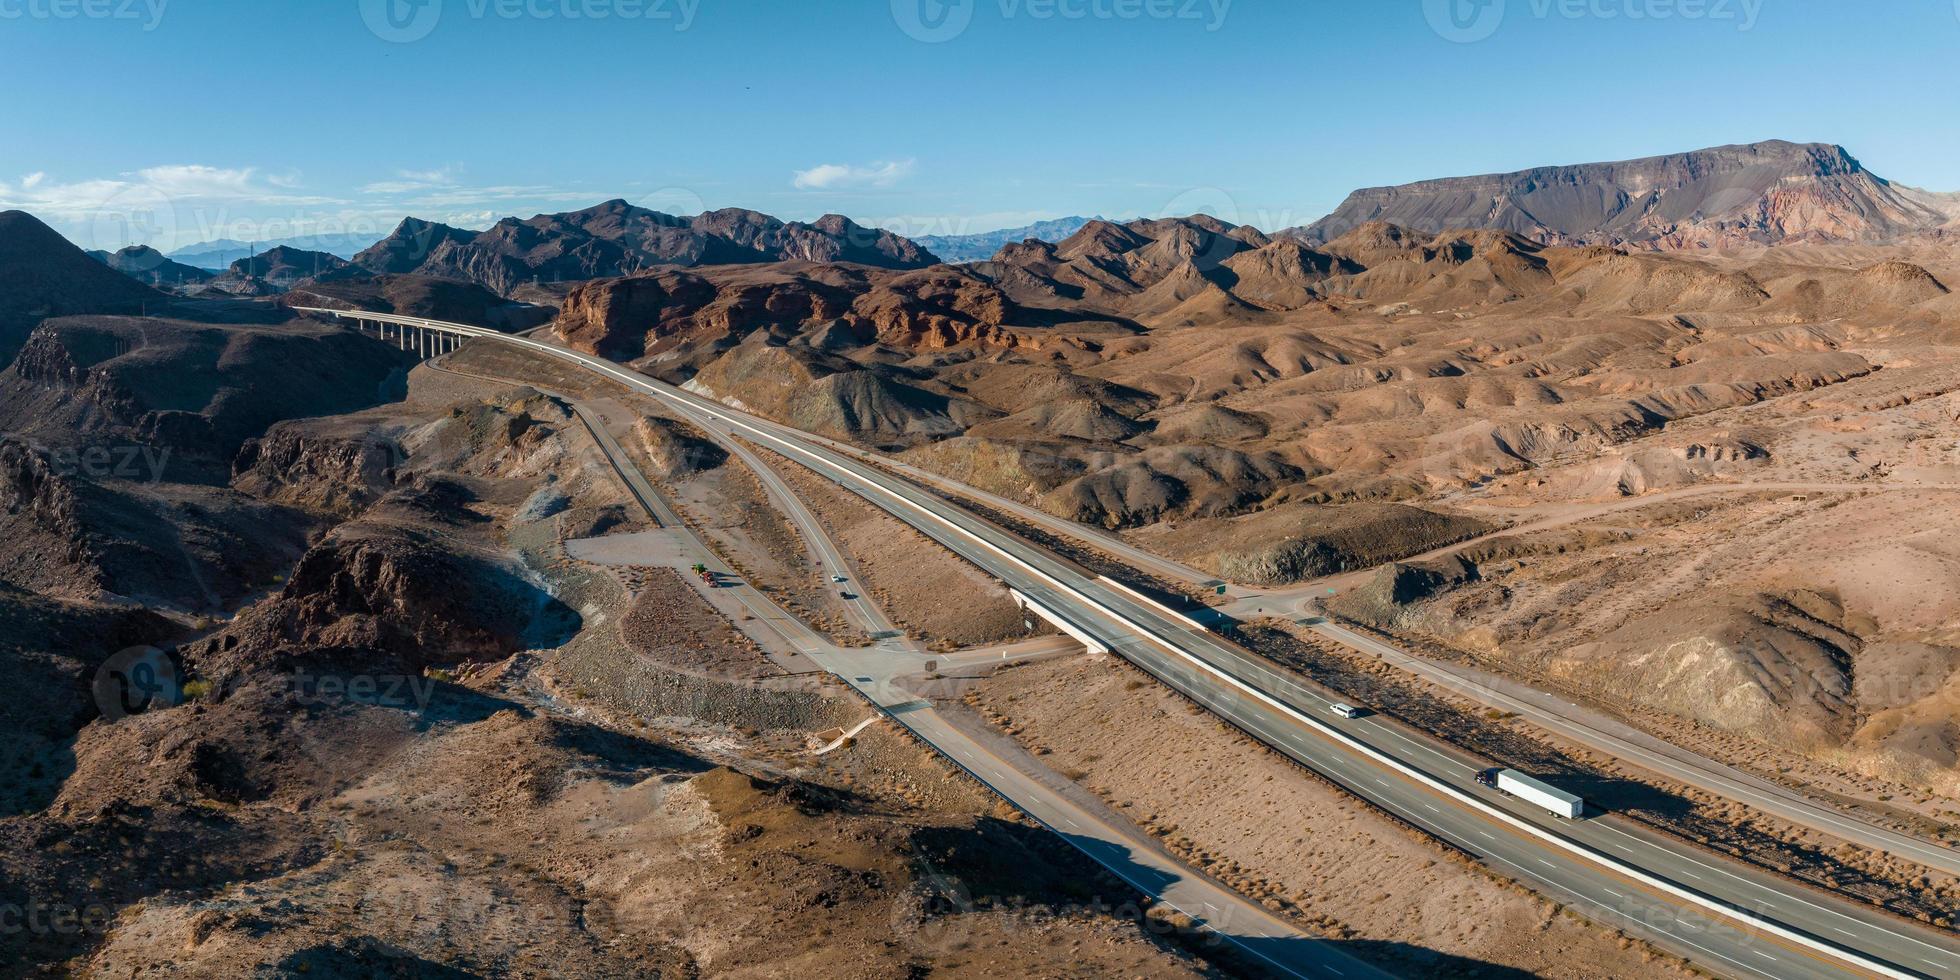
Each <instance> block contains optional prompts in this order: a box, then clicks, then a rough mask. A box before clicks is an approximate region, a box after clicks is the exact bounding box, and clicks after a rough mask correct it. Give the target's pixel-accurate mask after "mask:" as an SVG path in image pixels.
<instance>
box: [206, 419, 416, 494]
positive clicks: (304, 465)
mask: <svg viewBox="0 0 1960 980" xmlns="http://www.w3.org/2000/svg"><path fill="white" fill-rule="evenodd" d="M338 428H342V429H343V431H328V432H323V431H320V426H319V424H317V423H315V422H312V421H310V420H308V421H301V422H281V423H279V424H277V425H274V426H273V427H272V428H271V429H269V430H267V432H266V434H265V435H264V436H262V437H260V438H257V439H250V440H247V441H246V443H245V445H244V446H242V447H240V449H239V451H238V456H237V458H236V459H235V460H233V462H232V478H231V485H232V487H233V488H234V489H236V490H239V491H241V492H243V493H248V494H251V495H252V496H254V497H259V498H262V499H266V500H276V501H279V502H281V503H285V504H292V505H295V506H299V507H305V508H307V509H310V510H321V511H327V512H331V513H335V514H341V515H344V516H351V515H354V514H357V513H359V512H360V511H362V510H364V509H366V508H367V507H368V506H369V505H370V504H373V503H374V502H375V501H376V500H378V499H380V497H381V496H382V495H383V494H385V493H387V492H388V490H389V489H390V488H391V487H392V486H393V485H394V481H395V476H396V469H397V467H399V466H400V465H401V464H402V462H403V461H404V459H405V456H404V454H403V451H402V449H401V447H400V446H399V445H397V444H396V443H395V441H394V440H392V439H390V438H388V437H387V436H385V435H382V434H381V433H378V432H376V431H374V430H373V429H371V428H369V427H368V426H366V425H359V426H352V427H338Z"/></svg>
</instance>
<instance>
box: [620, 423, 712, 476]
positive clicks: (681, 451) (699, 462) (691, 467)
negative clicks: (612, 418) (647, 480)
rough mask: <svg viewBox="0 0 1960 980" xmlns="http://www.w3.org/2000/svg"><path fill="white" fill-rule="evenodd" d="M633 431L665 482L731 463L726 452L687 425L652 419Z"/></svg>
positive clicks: (635, 427)
mask: <svg viewBox="0 0 1960 980" xmlns="http://www.w3.org/2000/svg"><path fill="white" fill-rule="evenodd" d="M633 432H634V434H635V435H637V436H639V437H640V445H641V446H642V447H643V448H644V449H646V452H647V459H648V460H649V461H650V462H652V463H653V471H654V474H655V475H657V476H659V477H660V478H661V479H663V480H682V479H686V478H688V477H690V476H694V475H696V474H698V473H701V472H702V471H704V470H712V469H714V468H716V467H718V466H720V465H722V464H723V463H726V462H728V452H727V451H726V450H724V449H722V448H721V447H720V446H718V445H716V444H715V443H714V442H712V441H710V440H709V439H708V438H707V437H706V436H703V435H702V434H701V433H700V431H699V430H697V429H695V428H694V427H693V426H691V425H688V424H686V423H684V422H676V421H674V420H673V419H663V418H655V417H651V416H649V417H646V418H642V419H640V420H639V421H638V422H636V423H634V425H633Z"/></svg>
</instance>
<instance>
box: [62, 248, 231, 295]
mask: <svg viewBox="0 0 1960 980" xmlns="http://www.w3.org/2000/svg"><path fill="white" fill-rule="evenodd" d="M88 254H89V257H90V258H92V259H95V260H96V261H98V262H101V263H102V264H104V265H107V266H108V267H109V268H111V269H114V270H116V271H117V272H120V273H122V274H123V275H126V276H128V277H130V278H131V279H135V280H137V281H138V282H145V283H148V284H150V285H152V286H157V287H162V288H169V287H184V286H195V285H198V284H200V283H205V282H209V281H211V279H212V278H214V275H213V273H209V272H206V271H204V270H203V269H200V268H197V267H196V266H189V265H185V264H183V263H182V262H176V261H172V260H171V259H169V258H166V257H165V256H164V254H163V253H162V252H159V251H157V250H156V249H153V248H151V247H149V246H148V245H131V246H129V247H127V248H122V249H118V250H116V251H114V252H90V253H88Z"/></svg>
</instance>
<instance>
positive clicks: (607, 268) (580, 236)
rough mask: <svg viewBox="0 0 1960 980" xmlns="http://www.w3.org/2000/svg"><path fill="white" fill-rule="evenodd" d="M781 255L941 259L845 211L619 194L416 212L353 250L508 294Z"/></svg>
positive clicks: (903, 265)
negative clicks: (680, 204)
mask: <svg viewBox="0 0 1960 980" xmlns="http://www.w3.org/2000/svg"><path fill="white" fill-rule="evenodd" d="M785 260H802V261H810V262H848V263H855V264H860V265H869V266H877V267H881V268H893V269H912V268H921V267H924V266H927V265H931V264H933V263H934V262H936V261H937V259H936V258H934V256H933V255H932V253H930V252H928V251H926V250H925V249H924V248H921V247H920V246H919V245H917V244H916V243H914V242H912V241H910V240H908V239H905V238H903V237H900V236H898V235H894V234H892V233H891V232H888V231H884V230H882V229H875V228H863V227H860V226H858V225H857V224H856V223H855V222H853V221H851V220H850V219H849V218H846V217H843V216H842V215H835V214H831V215H825V216H823V217H822V218H819V219H817V220H816V221H813V222H809V223H807V224H806V223H804V222H798V221H790V222H784V221H779V220H777V219H775V218H772V217H770V216H768V215H766V214H762V213H760V212H757V211H746V210H743V209H740V208H727V209H724V210H721V211H709V212H706V213H704V214H699V215H695V216H693V217H684V216H678V215H671V214H664V213H662V212H659V211H652V210H648V209H646V208H641V207H636V206H634V205H631V204H628V203H627V202H625V201H623V200H614V201H607V202H606V203H604V204H600V205H598V206H596V207H592V208H587V209H585V210H583V211H574V212H570V213H567V214H541V215H538V216H536V217H534V218H530V219H528V220H522V221H520V220H518V219H516V218H505V219H504V220H502V221H499V222H497V224H496V225H494V226H492V227H491V228H490V229H489V230H487V231H483V232H480V233H471V232H465V231H461V230H459V229H455V228H450V227H447V226H444V225H439V224H434V223H431V222H426V221H419V220H416V219H413V218H411V219H407V220H404V221H403V222H402V224H401V226H400V227H398V228H396V229H395V231H394V232H393V233H392V234H390V235H389V236H388V237H387V238H385V239H383V240H381V241H380V242H377V243H375V245H374V246H372V247H371V248H369V249H367V250H366V251H363V252H362V253H360V254H359V255H357V256H355V257H354V264H355V265H358V266H360V267H362V268H364V269H367V270H368V271H370V272H375V273H397V274H399V273H415V274H419V275H426V276H432V277H437V278H449V279H465V280H469V281H471V282H475V283H478V284H480V285H482V286H484V287H485V288H487V289H490V290H491V291H492V292H495V293H498V294H500V295H504V296H509V295H511V294H512V293H514V292H515V291H516V290H517V289H518V288H519V287H520V286H523V285H525V284H526V283H532V282H563V281H576V280H583V279H597V278H601V277H605V276H618V275H624V274H629V273H633V272H638V271H640V270H643V269H648V268H652V267H654V266H662V265H674V266H695V265H726V264H731V263H758V262H774V261H785Z"/></svg>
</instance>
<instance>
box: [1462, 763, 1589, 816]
mask: <svg viewBox="0 0 1960 980" xmlns="http://www.w3.org/2000/svg"><path fill="white" fill-rule="evenodd" d="M1477 782H1480V783H1482V784H1484V785H1485V786H1490V787H1493V788H1495V789H1496V790H1498V791H1499V792H1503V793H1509V794H1510V795H1512V796H1515V797H1517V798H1518V799H1521V800H1523V801H1525V802H1526V803H1530V804H1533V805H1535V806H1540V807H1543V808H1545V809H1546V810H1548V811H1550V812H1551V814H1552V815H1553V816H1555V817H1563V818H1565V819H1567V820H1576V819H1578V817H1579V815H1580V814H1583V813H1585V812H1586V801H1585V800H1583V799H1581V798H1579V797H1577V796H1574V795H1572V794H1571V793H1568V792H1566V791H1564V790H1562V789H1559V788H1558V787H1556V786H1553V785H1552V784H1550V783H1547V782H1545V781H1543V780H1539V779H1533V778H1531V777H1530V776H1527V775H1525V774H1524V773H1521V772H1519V771H1517V770H1516V769H1486V770H1484V771H1483V772H1480V773H1478V774H1477Z"/></svg>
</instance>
